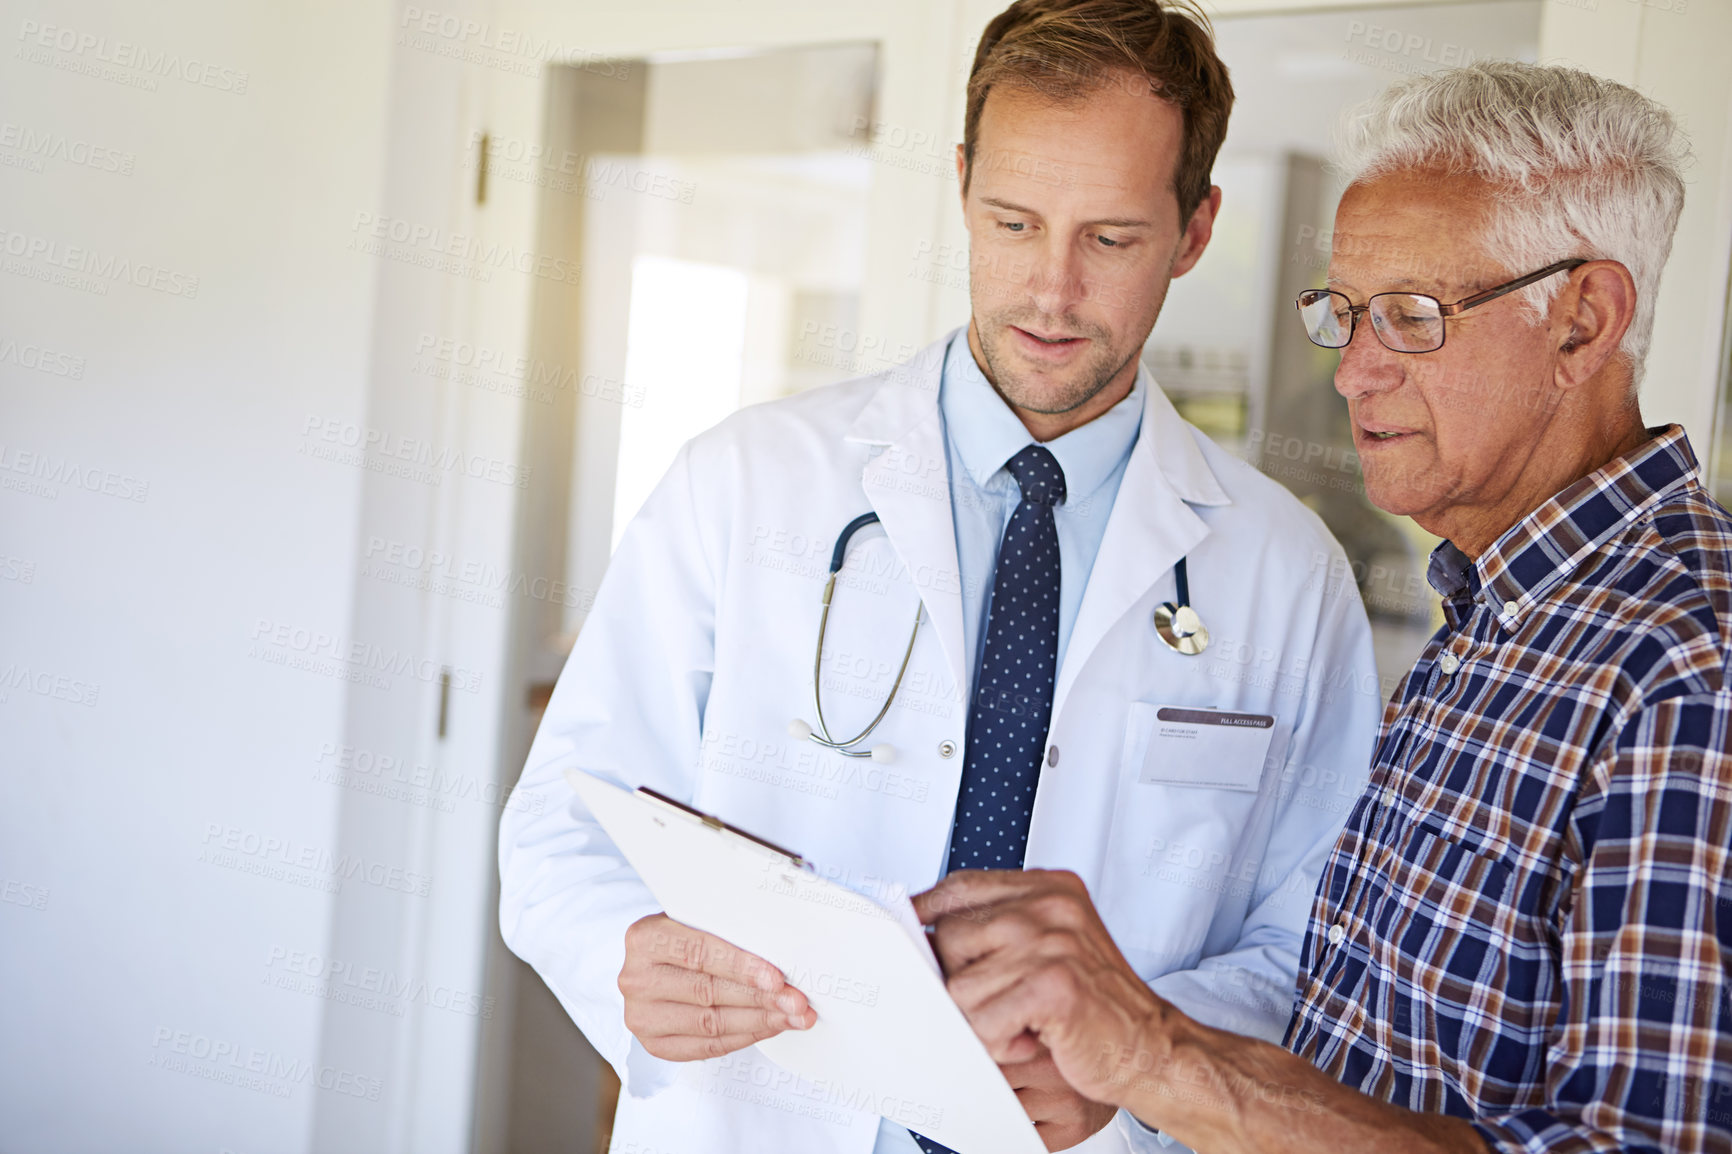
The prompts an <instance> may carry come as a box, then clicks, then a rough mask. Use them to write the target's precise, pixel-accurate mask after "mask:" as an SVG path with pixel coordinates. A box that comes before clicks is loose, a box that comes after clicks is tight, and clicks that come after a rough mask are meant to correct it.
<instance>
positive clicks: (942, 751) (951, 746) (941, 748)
mask: <svg viewBox="0 0 1732 1154" xmlns="http://www.w3.org/2000/svg"><path fill="white" fill-rule="evenodd" d="M938 756H939V757H955V756H956V743H955V742H954V741H941V742H939V743H938Z"/></svg>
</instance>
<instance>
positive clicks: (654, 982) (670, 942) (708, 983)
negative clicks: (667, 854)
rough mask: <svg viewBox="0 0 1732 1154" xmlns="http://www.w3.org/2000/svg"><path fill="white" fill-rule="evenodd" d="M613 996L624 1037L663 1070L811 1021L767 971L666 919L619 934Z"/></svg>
mask: <svg viewBox="0 0 1732 1154" xmlns="http://www.w3.org/2000/svg"><path fill="white" fill-rule="evenodd" d="M619 991H620V993H622V994H624V995H625V1025H626V1029H628V1030H630V1031H631V1032H632V1033H633V1034H635V1035H636V1036H637V1039H638V1041H639V1042H641V1043H643V1048H644V1049H646V1050H648V1051H649V1052H650V1053H651V1054H654V1055H655V1056H656V1057H658V1058H664V1059H666V1060H668V1061H670V1062H693V1061H698V1060H700V1059H704V1058H719V1057H721V1056H722V1055H723V1054H731V1053H733V1052H734V1051H735V1050H743V1049H745V1048H746V1047H747V1046H750V1045H752V1044H753V1043H755V1042H761V1041H763V1040H764V1039H765V1038H770V1037H774V1036H775V1035H777V1034H780V1033H781V1032H782V1031H783V1030H787V1029H794V1030H805V1029H810V1028H811V1027H812V1025H813V1024H814V1023H816V1022H817V1020H818V1015H817V1014H816V1013H814V1012H813V1010H812V1007H811V1006H810V1005H809V1004H808V1003H807V1001H806V996H805V995H804V994H802V993H801V992H800V991H799V990H796V989H795V988H794V987H793V986H790V985H788V983H787V982H786V981H785V980H783V976H782V971H780V970H778V969H777V968H776V967H775V966H772V965H771V964H770V963H769V962H766V961H765V960H764V959H763V958H760V957H758V956H757V955H756V954H748V953H747V952H746V951H744V950H742V949H738V948H736V947H734V946H731V945H729V944H728V943H727V942H724V941H723V940H722V939H721V938H718V937H716V936H714V935H713V934H706V933H704V932H703V931H701V930H694V929H692V928H691V927H690V926H688V925H684V924H682V923H680V922H676V921H674V920H673V919H672V918H670V917H668V916H667V915H666V914H652V915H650V916H649V917H647V918H642V919H640V920H638V921H637V922H634V923H633V924H632V926H631V928H630V929H628V930H626V932H625V965H624V966H623V967H621V968H620V971H619Z"/></svg>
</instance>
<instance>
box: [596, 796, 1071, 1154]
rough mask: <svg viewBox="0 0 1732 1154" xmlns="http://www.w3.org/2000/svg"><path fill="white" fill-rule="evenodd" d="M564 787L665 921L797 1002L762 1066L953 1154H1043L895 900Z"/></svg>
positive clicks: (745, 840) (629, 801) (643, 802)
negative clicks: (731, 951)
mask: <svg viewBox="0 0 1732 1154" xmlns="http://www.w3.org/2000/svg"><path fill="white" fill-rule="evenodd" d="M565 778H566V781H568V782H569V783H570V784H571V787H572V788H573V789H575V790H576V791H577V793H578V795H579V796H580V797H581V798H582V799H583V802H584V804H585V805H586V806H588V807H589V810H590V812H591V813H593V814H594V815H595V817H596V820H597V821H599V822H601V825H602V828H603V829H605V830H606V831H607V833H608V836H609V837H610V838H612V839H613V842H614V844H615V845H616V846H618V847H619V850H620V852H621V853H623V854H624V855H625V857H626V859H627V860H628V861H629V862H630V863H631V865H632V868H633V869H635V870H636V871H637V873H638V876H640V877H641V878H643V880H644V884H645V885H647V886H649V888H650V892H651V893H653V894H654V895H655V897H656V900H657V901H658V902H660V903H661V906H662V909H663V910H665V911H666V912H667V915H668V916H669V917H671V918H673V919H674V920H675V921H677V922H684V923H685V924H686V925H689V926H693V927H695V928H697V929H700V930H703V931H704V932H705V933H711V934H715V935H716V936H717V937H719V938H723V939H725V940H727V941H729V942H732V943H733V944H734V945H736V946H738V947H739V948H740V949H742V950H746V951H748V952H750V953H754V954H757V955H758V956H759V957H761V958H764V959H765V960H767V961H769V962H770V963H771V964H772V965H774V966H776V967H777V968H778V969H780V970H781V971H782V972H783V973H784V974H785V975H786V976H787V978H788V981H789V982H790V983H792V984H793V985H794V986H795V987H796V988H797V989H799V990H800V991H801V992H802V993H804V994H805V995H806V997H807V999H808V1000H809V1001H810V1002H811V1004H812V1008H813V1009H814V1010H816V1011H817V1014H818V1022H817V1024H816V1025H815V1026H813V1027H812V1028H811V1029H809V1030H788V1031H785V1032H784V1033H781V1034H778V1035H777V1036H776V1037H774V1038H769V1039H767V1040H765V1041H762V1042H759V1043H758V1050H759V1051H760V1052H761V1053H762V1054H763V1055H764V1056H765V1057H767V1058H769V1059H770V1060H771V1061H773V1062H775V1063H776V1064H777V1065H779V1066H781V1067H783V1068H784V1069H786V1070H788V1071H790V1072H792V1073H794V1074H798V1075H799V1076H801V1077H803V1078H806V1079H808V1080H809V1081H812V1082H822V1083H825V1084H826V1085H827V1087H830V1088H834V1089H835V1090H837V1091H838V1099H837V1100H838V1101H845V1102H849V1103H850V1104H853V1105H854V1106H856V1107H857V1108H859V1109H862V1110H866V1111H869V1112H872V1113H877V1114H881V1115H883V1116H884V1117H886V1118H889V1119H890V1120H891V1121H892V1122H896V1123H899V1124H901V1125H904V1126H907V1127H909V1128H910V1129H912V1130H916V1131H918V1132H920V1133H921V1134H924V1135H926V1136H927V1137H928V1138H931V1139H933V1140H935V1141H937V1142H941V1143H943V1144H944V1145H946V1146H948V1147H950V1148H951V1149H952V1150H955V1151H957V1152H958V1154H1045V1152H1046V1145H1045V1143H1043V1142H1042V1141H1041V1140H1040V1137H1039V1135H1038V1134H1037V1133H1036V1132H1035V1128H1034V1124H1033V1123H1032V1122H1030V1121H1029V1120H1028V1116H1027V1115H1026V1114H1025V1113H1024V1112H1023V1109H1022V1105H1021V1103H1019V1102H1018V1101H1017V1099H1016V1095H1015V1093H1013V1092H1012V1090H1011V1088H1010V1084H1009V1083H1008V1082H1006V1081H1005V1080H1004V1075H1003V1074H1001V1073H1000V1072H999V1069H998V1066H997V1064H996V1063H994V1062H993V1060H992V1058H991V1056H990V1055H989V1054H987V1052H986V1048H985V1047H984V1046H983V1045H981V1043H980V1039H978V1038H976V1037H975V1036H974V1031H973V1029H972V1028H970V1026H969V1025H968V1020H967V1019H966V1018H964V1017H963V1015H962V1011H961V1010H960V1009H958V1008H957V1005H956V1003H955V1002H953V1001H951V1000H950V995H949V993H947V992H946V991H945V988H944V980H943V978H942V977H941V976H940V974H939V971H938V966H937V964H936V962H935V961H934V959H933V957H932V951H931V949H930V947H928V946H927V944H926V941H925V937H924V934H923V933H922V932H921V930H920V928H919V922H918V920H917V919H916V918H915V917H914V910H913V907H912V906H911V905H910V904H909V902H908V899H907V898H906V897H904V898H900V899H899V906H900V908H898V909H896V910H891V909H887V908H886V907H885V906H882V905H880V904H878V903H877V902H874V901H872V900H871V899H870V898H867V897H864V896H862V895H860V894H857V893H854V892H853V891H851V890H847V889H844V888H843V887H841V886H839V885H836V884H835V883H833V882H830V881H827V880H825V879H824V878H820V877H818V876H816V875H815V874H813V873H811V872H810V871H808V870H804V869H801V868H800V866H799V864H798V861H797V859H794V858H792V857H790V856H789V855H788V854H785V853H782V852H780V851H778V850H776V849H775V848H774V847H771V846H769V845H767V844H764V843H760V842H756V841H754V840H752V839H751V838H750V837H749V836H741V835H740V834H739V833H736V832H733V831H731V830H727V829H724V828H721V827H720V826H719V824H716V823H713V822H706V821H705V820H704V818H703V817H702V815H698V814H695V813H693V812H691V811H689V810H684V809H681V808H679V807H677V806H675V805H670V804H668V803H667V802H664V801H660V800H657V799H655V798H652V797H650V796H648V795H646V794H644V793H641V792H637V791H634V790H629V789H626V788H625V787H623V786H620V785H615V784H614V783H613V782H610V781H606V780H604V779H602V778H599V777H595V776H593V775H591V774H587V773H580V772H578V771H576V770H568V771H567V772H566V775H565Z"/></svg>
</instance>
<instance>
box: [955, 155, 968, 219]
mask: <svg viewBox="0 0 1732 1154" xmlns="http://www.w3.org/2000/svg"><path fill="white" fill-rule="evenodd" d="M956 195H957V196H958V197H960V198H961V201H962V227H963V228H967V227H968V154H967V153H966V152H964V151H963V149H962V145H960V144H959V145H957V146H956Z"/></svg>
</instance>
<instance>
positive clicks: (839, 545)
mask: <svg viewBox="0 0 1732 1154" xmlns="http://www.w3.org/2000/svg"><path fill="white" fill-rule="evenodd" d="M877 521H878V514H876V513H862V514H860V515H859V516H858V517H856V518H854V519H853V520H852V521H850V522H848V524H847V525H845V526H844V527H843V529H842V533H841V535H840V536H839V537H837V538H836V548H835V549H833V550H831V552H830V576H829V577H828V579H826V580H825V582H824V596H823V603H824V608H823V611H822V612H821V613H820V614H819V616H818V648H817V651H816V652H815V653H814V654H813V655H812V706H813V708H814V709H815V710H816V711H817V713H818V728H817V730H816V731H815V732H814V731H813V729H812V727H811V726H810V725H808V724H807V723H806V722H804V721H802V720H800V719H799V718H797V717H796V718H794V719H793V720H792V721H790V722H788V733H789V734H790V735H792V736H793V737H795V738H798V739H801V740H806V741H812V742H816V743H817V744H818V745H821V746H823V747H824V748H825V749H833V750H835V751H836V752H837V753H840V754H841V755H842V756H844V757H869V758H871V759H872V760H873V761H876V762H881V763H882V762H889V761H894V760H895V759H896V750H895V747H893V746H889V745H885V744H882V743H880V744H878V745H875V746H873V747H872V748H871V749H858V748H856V746H858V745H859V744H860V743H861V742H863V741H865V740H866V739H867V738H868V737H870V736H872V731H873V730H874V729H877V728H878V723H879V722H881V721H883V720H884V717H885V715H886V714H888V713H889V712H890V703H891V702H893V701H895V700H896V693H897V691H898V690H900V689H901V688H902V677H903V674H905V673H907V672H908V661H909V659H910V658H911V657H913V656H914V640H915V638H917V637H919V636H920V623H921V621H923V620H924V619H925V616H926V605H925V603H924V602H922V603H921V604H919V605H916V606H915V607H914V628H913V629H911V630H909V632H908V646H907V648H905V649H904V650H903V651H902V664H901V666H899V667H898V668H897V670H896V680H895V681H893V682H891V684H890V693H889V694H888V695H887V696H886V697H885V698H884V705H883V707H882V708H880V709H879V710H878V714H877V716H875V717H874V718H873V719H872V721H871V722H870V723H869V724H868V725H867V726H866V728H865V729H862V730H861V731H860V732H859V733H856V734H855V735H854V736H853V737H850V738H846V739H838V738H836V737H834V736H833V735H832V734H831V733H830V726H829V723H827V722H826V721H825V720H824V689H823V685H824V634H825V631H826V629H827V628H828V626H829V624H830V601H831V598H833V597H834V596H835V593H836V575H837V574H839V573H841V572H842V565H843V564H844V562H846V561H847V559H848V542H849V541H851V540H853V538H854V534H855V533H857V532H859V531H860V530H861V529H864V528H865V527H866V526H868V525H872V524H875V523H877ZM1185 560H1186V559H1185V558H1183V557H1180V558H1179V560H1178V561H1177V562H1176V563H1175V564H1174V565H1173V577H1174V580H1175V582H1176V583H1177V585H1178V590H1177V592H1178V597H1179V600H1178V602H1177V603H1176V604H1175V603H1174V602H1171V601H1163V602H1161V603H1160V604H1159V605H1157V606H1155V613H1154V621H1155V636H1157V637H1159V638H1160V639H1161V644H1163V645H1165V646H1166V647H1167V648H1168V649H1171V650H1172V651H1173V652H1174V653H1182V654H1184V655H1185V656H1186V657H1195V656H1196V655H1197V654H1199V653H1201V652H1202V651H1203V650H1205V649H1207V648H1208V647H1209V631H1208V629H1207V628H1205V627H1204V625H1203V620H1202V618H1200V617H1198V616H1197V611H1196V610H1195V609H1193V608H1191V580H1190V572H1189V570H1188V569H1187V567H1186V565H1185Z"/></svg>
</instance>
